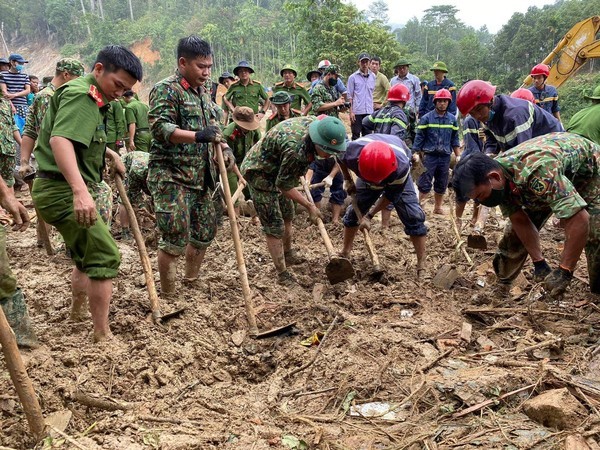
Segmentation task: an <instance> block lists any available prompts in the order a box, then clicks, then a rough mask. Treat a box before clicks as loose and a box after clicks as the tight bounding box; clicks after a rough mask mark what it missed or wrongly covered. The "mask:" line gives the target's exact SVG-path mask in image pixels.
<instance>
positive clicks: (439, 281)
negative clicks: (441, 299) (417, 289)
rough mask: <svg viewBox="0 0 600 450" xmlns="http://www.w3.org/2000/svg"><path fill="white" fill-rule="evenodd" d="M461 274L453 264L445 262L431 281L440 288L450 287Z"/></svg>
mask: <svg viewBox="0 0 600 450" xmlns="http://www.w3.org/2000/svg"><path fill="white" fill-rule="evenodd" d="M459 275H460V274H459V273H458V271H457V270H456V269H455V268H454V267H453V266H452V265H451V264H444V265H443V266H442V268H441V269H440V270H438V272H437V273H436V274H435V277H433V280H431V282H432V283H433V285H434V286H436V287H438V288H440V289H450V288H451V287H452V285H453V284H454V282H455V281H456V279H457V278H458V277H459Z"/></svg>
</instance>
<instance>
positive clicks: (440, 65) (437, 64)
mask: <svg viewBox="0 0 600 450" xmlns="http://www.w3.org/2000/svg"><path fill="white" fill-rule="evenodd" d="M429 70H441V71H442V72H446V73H448V68H447V67H446V63H445V62H443V61H436V62H435V63H433V66H431V69H429Z"/></svg>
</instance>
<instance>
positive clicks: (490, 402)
mask: <svg viewBox="0 0 600 450" xmlns="http://www.w3.org/2000/svg"><path fill="white" fill-rule="evenodd" d="M536 384H537V383H534V384H530V385H529V386H525V387H522V388H519V389H515V390H514V391H510V392H507V393H506V394H502V395H500V396H498V397H497V398H492V399H489V400H486V401H484V402H481V403H478V404H477V405H473V406H471V407H469V408H467V409H463V410H462V411H459V412H457V413H454V414H452V418H453V419H458V418H459V417H463V416H466V415H467V414H471V413H472V412H475V411H479V410H480V409H483V408H485V407H486V406H489V405H493V404H494V403H496V402H497V401H498V400H504V399H505V398H507V397H510V396H512V395H515V394H518V393H519V392H523V391H526V390H527V389H531V388H533V387H535V386H536Z"/></svg>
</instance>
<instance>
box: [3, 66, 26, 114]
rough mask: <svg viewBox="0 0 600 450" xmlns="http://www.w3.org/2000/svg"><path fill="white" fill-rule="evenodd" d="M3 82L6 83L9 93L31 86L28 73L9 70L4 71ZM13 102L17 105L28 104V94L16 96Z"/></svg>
mask: <svg viewBox="0 0 600 450" xmlns="http://www.w3.org/2000/svg"><path fill="white" fill-rule="evenodd" d="M2 78H3V79H4V80H3V81H2V82H3V83H4V84H6V90H7V92H8V93H9V94H15V93H17V92H21V91H22V90H24V89H25V86H29V85H30V84H31V83H30V82H29V75H27V74H26V73H21V72H17V73H12V72H9V71H6V72H2ZM11 101H12V104H13V105H15V107H16V106H27V96H24V97H15V98H13V99H11Z"/></svg>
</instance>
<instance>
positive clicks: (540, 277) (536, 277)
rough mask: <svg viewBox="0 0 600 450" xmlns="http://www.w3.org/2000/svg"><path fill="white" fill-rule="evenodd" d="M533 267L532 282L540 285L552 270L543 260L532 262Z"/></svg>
mask: <svg viewBox="0 0 600 450" xmlns="http://www.w3.org/2000/svg"><path fill="white" fill-rule="evenodd" d="M533 267H534V269H533V281H535V282H536V283H541V282H542V281H544V279H545V278H546V277H547V276H548V275H550V272H552V269H551V268H550V266H549V265H548V263H547V262H546V260H545V259H542V260H541V261H536V262H534V263H533Z"/></svg>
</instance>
